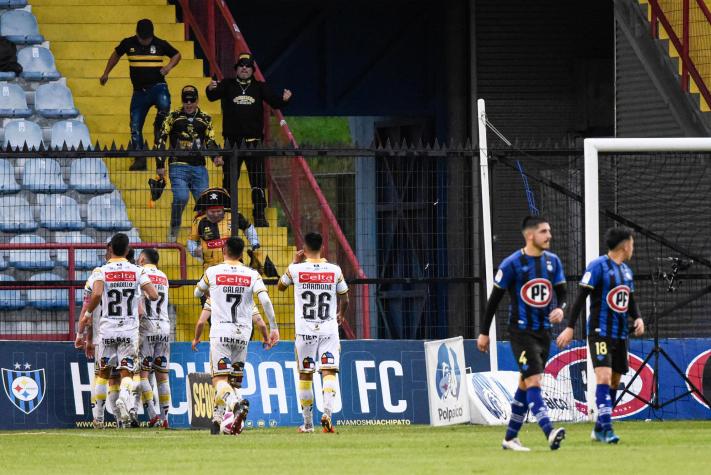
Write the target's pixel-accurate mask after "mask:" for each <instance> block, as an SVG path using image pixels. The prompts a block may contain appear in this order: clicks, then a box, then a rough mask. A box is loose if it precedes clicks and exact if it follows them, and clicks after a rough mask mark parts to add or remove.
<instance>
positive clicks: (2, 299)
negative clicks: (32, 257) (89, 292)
mask: <svg viewBox="0 0 711 475" xmlns="http://www.w3.org/2000/svg"><path fill="white" fill-rule="evenodd" d="M56 280H63V279H62V278H61V277H59V276H58V275H57V274H52V273H51V272H43V273H41V274H36V275H33V276H32V277H30V281H32V282H38V281H40V282H41V281H56ZM14 281H15V278H14V277H12V276H9V275H5V274H0V282H14ZM0 285H2V284H0ZM5 285H11V284H5ZM80 302H81V300H80ZM28 305H29V306H30V307H34V308H36V309H38V310H64V309H67V308H69V292H68V289H30V290H27V299H25V298H24V297H23V296H22V291H21V290H19V289H0V310H20V309H22V308H24V307H26V306H28Z"/></svg>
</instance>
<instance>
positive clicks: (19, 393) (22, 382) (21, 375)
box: [2, 363, 47, 414]
mask: <svg viewBox="0 0 711 475" xmlns="http://www.w3.org/2000/svg"><path fill="white" fill-rule="evenodd" d="M23 367H24V371H22V369H23ZM30 368H31V366H30V364H29V363H25V364H24V365H21V364H20V363H15V369H7V368H2V383H3V386H4V387H5V395H6V396H7V397H8V399H10V402H11V403H12V405H13V406H15V407H16V408H18V409H19V410H20V411H22V412H24V413H25V414H30V413H31V412H32V411H34V410H35V409H37V408H38V407H39V405H40V404H42V401H44V394H45V389H46V387H47V385H46V383H45V377H44V368H42V369H35V370H30Z"/></svg>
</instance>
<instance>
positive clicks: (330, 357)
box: [321, 351, 336, 365]
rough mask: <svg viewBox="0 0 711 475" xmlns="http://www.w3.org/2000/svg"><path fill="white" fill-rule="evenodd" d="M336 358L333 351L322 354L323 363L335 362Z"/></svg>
mask: <svg viewBox="0 0 711 475" xmlns="http://www.w3.org/2000/svg"><path fill="white" fill-rule="evenodd" d="M335 361H336V360H335V358H334V357H333V353H331V352H330V351H327V352H326V353H324V354H322V355H321V364H327V365H328V364H335Z"/></svg>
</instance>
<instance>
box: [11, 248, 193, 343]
mask: <svg viewBox="0 0 711 475" xmlns="http://www.w3.org/2000/svg"><path fill="white" fill-rule="evenodd" d="M131 247H133V248H134V249H147V248H154V249H175V250H177V251H178V253H179V255H180V267H179V268H180V279H181V280H183V281H184V280H186V279H187V276H188V273H187V254H186V251H185V246H183V245H182V244H177V243H165V242H144V243H135V244H131ZM41 249H45V250H49V249H54V250H63V251H67V281H71V282H72V283H62V282H57V283H55V282H54V281H44V282H42V281H40V282H33V283H32V285H30V284H28V283H21V284H15V283H13V282H12V281H8V282H0V289H3V290H5V289H7V290H29V289H33V290H34V289H37V290H40V289H46V290H49V289H68V290H69V295H68V301H69V318H68V321H67V325H68V332H67V333H59V334H56V333H47V334H29V335H28V334H12V333H0V340H46V341H63V340H74V338H75V337H76V311H77V308H76V307H77V305H76V303H77V302H76V298H75V297H76V295H75V292H74V291H75V290H76V289H79V288H82V287H83V286H84V282H82V281H78V280H76V266H75V255H74V253H75V252H76V251H77V250H80V249H97V250H98V249H106V245H105V244H100V243H42V244H39V243H38V244H5V243H0V252H2V251H31V250H41Z"/></svg>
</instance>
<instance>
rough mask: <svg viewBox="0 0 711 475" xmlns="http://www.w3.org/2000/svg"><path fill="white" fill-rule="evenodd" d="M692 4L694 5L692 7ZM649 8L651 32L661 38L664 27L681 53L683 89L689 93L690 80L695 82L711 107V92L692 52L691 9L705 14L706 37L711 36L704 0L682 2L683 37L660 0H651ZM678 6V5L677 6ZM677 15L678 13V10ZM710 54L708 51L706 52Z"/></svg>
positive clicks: (710, 19) (709, 20)
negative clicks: (661, 28) (661, 30)
mask: <svg viewBox="0 0 711 475" xmlns="http://www.w3.org/2000/svg"><path fill="white" fill-rule="evenodd" d="M692 3H693V4H694V5H692ZM649 6H650V8H651V32H652V36H653V37H654V38H659V25H660V24H661V25H662V26H663V27H664V30H665V31H666V33H667V34H668V35H669V40H670V41H671V43H672V45H674V48H675V49H676V50H677V52H678V53H679V59H680V61H681V88H682V90H683V91H684V92H689V88H690V79H691V80H693V81H694V83H695V84H696V86H697V87H698V88H699V92H700V93H701V96H702V97H703V98H704V100H705V101H706V103H707V104H708V105H711V92H709V88H708V86H707V85H706V81H705V79H704V77H703V76H702V75H701V73H700V72H699V67H698V66H699V65H698V64H697V63H696V61H694V54H693V53H694V51H693V50H692V48H691V47H692V41H691V37H692V34H691V20H690V17H691V11H692V10H691V9H692V8H698V10H699V11H700V12H701V13H702V14H703V18H704V19H705V22H704V23H703V26H704V27H706V28H707V29H708V30H709V31H708V33H707V34H706V35H704V36H711V11H709V8H708V7H707V6H706V3H705V2H704V0H682V2H681V25H680V26H681V36H680V35H679V33H678V31H677V29H678V28H674V25H673V23H672V21H671V20H670V18H669V17H670V15H671V10H670V9H666V10H665V9H664V8H663V7H662V5H661V3H660V1H659V0H649ZM676 6H678V3H677V4H676ZM675 13H678V10H676V12H675ZM706 53H708V51H706Z"/></svg>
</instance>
